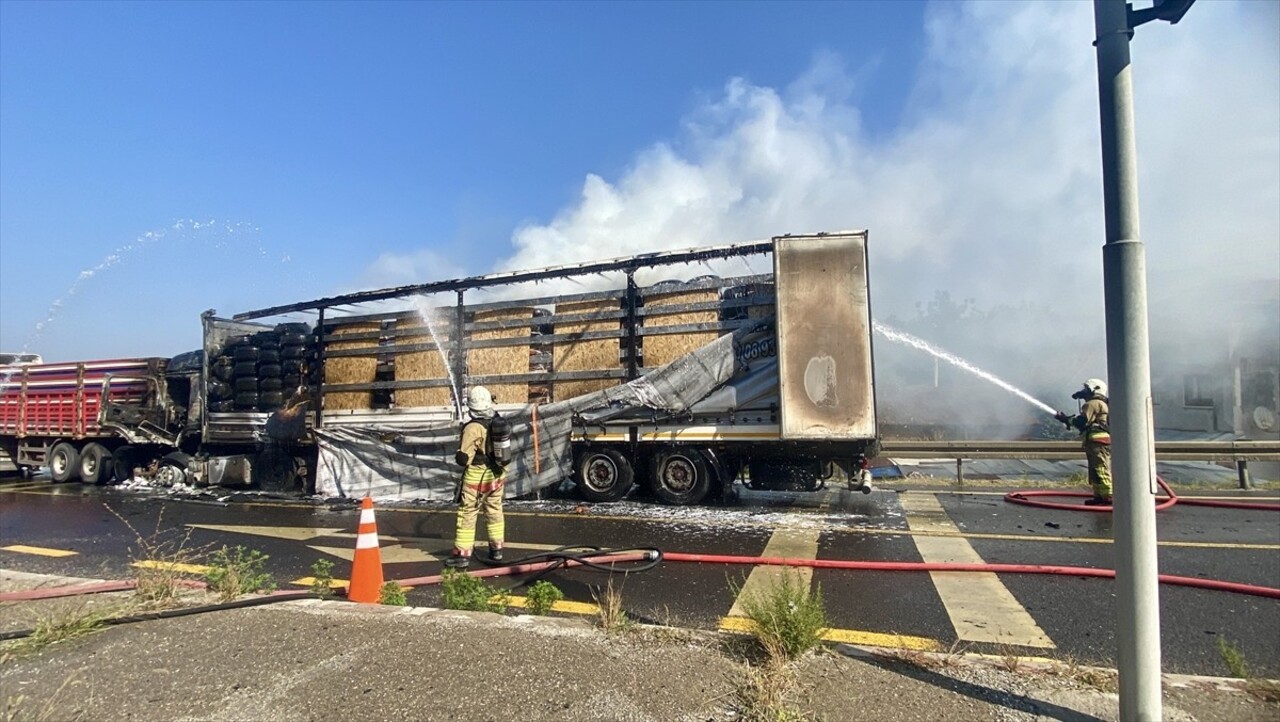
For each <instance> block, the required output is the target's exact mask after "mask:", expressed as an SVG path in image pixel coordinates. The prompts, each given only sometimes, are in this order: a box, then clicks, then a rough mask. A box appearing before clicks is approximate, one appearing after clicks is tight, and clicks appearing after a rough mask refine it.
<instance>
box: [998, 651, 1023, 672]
mask: <svg viewBox="0 0 1280 722" xmlns="http://www.w3.org/2000/svg"><path fill="white" fill-rule="evenodd" d="M1000 669H1003V670H1004V671H1006V672H1008V673H1010V674H1017V673H1018V671H1019V670H1020V669H1022V655H1020V654H1018V652H1017V651H1016V650H1015V649H1013V647H1010V646H1009V645H1007V644H1002V645H1000Z"/></svg>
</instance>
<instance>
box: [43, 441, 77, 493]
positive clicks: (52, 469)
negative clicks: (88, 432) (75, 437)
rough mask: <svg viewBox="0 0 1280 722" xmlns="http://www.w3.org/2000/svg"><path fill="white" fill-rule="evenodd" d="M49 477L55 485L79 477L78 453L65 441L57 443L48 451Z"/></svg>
mask: <svg viewBox="0 0 1280 722" xmlns="http://www.w3.org/2000/svg"><path fill="white" fill-rule="evenodd" d="M45 463H46V464H47V465H48V466H49V476H50V477H51V478H52V479H53V481H54V482H55V483H58V484H61V483H63V482H66V481H73V480H75V479H76V478H77V477H79V476H80V452H79V451H76V447H74V446H72V445H71V444H68V443H67V442H65V441H59V442H58V443H56V444H54V445H53V448H52V449H50V450H49V458H48V459H46V461H45Z"/></svg>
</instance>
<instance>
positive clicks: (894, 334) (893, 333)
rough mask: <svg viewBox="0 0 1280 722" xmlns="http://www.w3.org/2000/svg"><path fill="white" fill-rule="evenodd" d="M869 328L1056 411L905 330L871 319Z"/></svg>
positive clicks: (1050, 413) (1053, 411)
mask: <svg viewBox="0 0 1280 722" xmlns="http://www.w3.org/2000/svg"><path fill="white" fill-rule="evenodd" d="M871 328H872V329H873V330H874V331H875V332H876V333H878V334H880V335H881V336H884V337H885V338H887V339H889V340H890V341H894V342H897V343H901V344H905V345H907V346H910V347H912V348H916V349H919V350H921V351H924V352H925V353H928V354H931V355H933V356H934V357H935V358H939V359H942V360H943V361H946V362H947V363H949V364H951V365H952V366H955V367H956V368H959V369H963V370H965V371H968V372H969V373H971V374H973V375H974V376H977V377H978V378H980V379H983V380H985V381H990V382H991V383H993V384H995V385H996V386H999V387H1000V388H1002V389H1004V390H1005V391H1008V392H1009V393H1011V394H1013V395H1014V396H1017V397H1018V398H1020V399H1022V400H1023V401H1026V402H1027V403H1029V404H1031V405H1033V406H1035V407H1036V408H1038V409H1040V410H1041V411H1043V412H1045V413H1046V414H1049V415H1050V416H1052V415H1053V414H1056V413H1057V410H1055V409H1054V408H1053V407H1052V406H1050V405H1048V404H1046V403H1045V402H1043V401H1041V400H1039V399H1037V398H1036V397H1034V396H1032V395H1031V394H1029V393H1027V392H1026V391H1023V390H1022V389H1020V388H1018V387H1017V386H1014V385H1013V384H1011V383H1009V382H1008V381H1005V380H1004V379H1002V378H1000V377H998V376H996V375H995V374H992V373H990V372H988V371H983V370H982V369H980V368H978V367H977V366H974V365H973V364H971V363H969V362H968V361H965V360H964V359H962V358H960V357H959V356H956V355H955V354H953V353H950V352H947V351H943V350H942V349H940V348H937V347H936V346H933V345H932V344H930V343H929V342H928V341H925V340H924V339H920V338H916V337H915V336H912V335H911V334H909V333H906V332H905V331H899V330H897V329H894V328H890V327H889V326H886V325H884V324H883V323H880V322H879V321H872V322H871Z"/></svg>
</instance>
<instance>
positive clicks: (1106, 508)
mask: <svg viewBox="0 0 1280 722" xmlns="http://www.w3.org/2000/svg"><path fill="white" fill-rule="evenodd" d="M1156 484H1157V485H1158V486H1159V487H1160V489H1161V490H1162V491H1163V492H1164V493H1165V496H1163V497H1157V498H1156V511H1164V510H1165V509H1168V508H1170V507H1172V506H1174V505H1176V504H1184V505H1186V506H1211V507H1217V508H1221V509H1250V510H1253V511H1280V504H1267V503H1264V502H1248V501H1223V500H1219V499H1188V498H1186V497H1181V496H1178V495H1177V494H1175V493H1173V489H1171V488H1169V485H1168V484H1167V483H1165V480H1164V479H1162V478H1160V477H1158V476H1157V477H1156ZM1092 496H1093V494H1090V493H1088V492H1084V491H1039V490H1037V491H1011V492H1009V493H1008V494H1005V495H1004V500H1005V501H1007V502H1009V503H1011V504H1022V505H1023V506H1034V507H1040V508H1042V509H1063V510H1066V511H1096V512H1110V511H1111V505H1109V504H1100V505H1098V506H1084V505H1083V504H1063V503H1059V502H1053V501H1038V500H1037V499H1036V498H1035V497H1040V498H1045V497H1059V498H1062V497H1066V498H1078V497H1084V498H1091V497H1092Z"/></svg>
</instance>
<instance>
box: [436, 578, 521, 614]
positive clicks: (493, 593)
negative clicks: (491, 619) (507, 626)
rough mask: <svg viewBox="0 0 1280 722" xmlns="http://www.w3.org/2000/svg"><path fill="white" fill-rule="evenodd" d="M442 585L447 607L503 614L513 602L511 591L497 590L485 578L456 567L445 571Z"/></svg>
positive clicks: (445, 606)
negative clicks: (485, 581)
mask: <svg viewBox="0 0 1280 722" xmlns="http://www.w3.org/2000/svg"><path fill="white" fill-rule="evenodd" d="M440 586H441V587H443V589H444V608H445V609H461V610H464V611H468V612H494V613H495V614H502V613H504V612H506V611H507V607H508V606H509V605H510V604H511V594H510V593H509V592H507V591H505V590H503V591H497V590H495V589H493V588H492V587H490V586H489V585H488V584H485V583H484V580H482V579H480V578H478V577H473V576H471V575H470V574H467V573H466V572H461V571H458V570H456V569H446V570H445V571H444V576H443V579H442V581H441V582H440Z"/></svg>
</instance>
